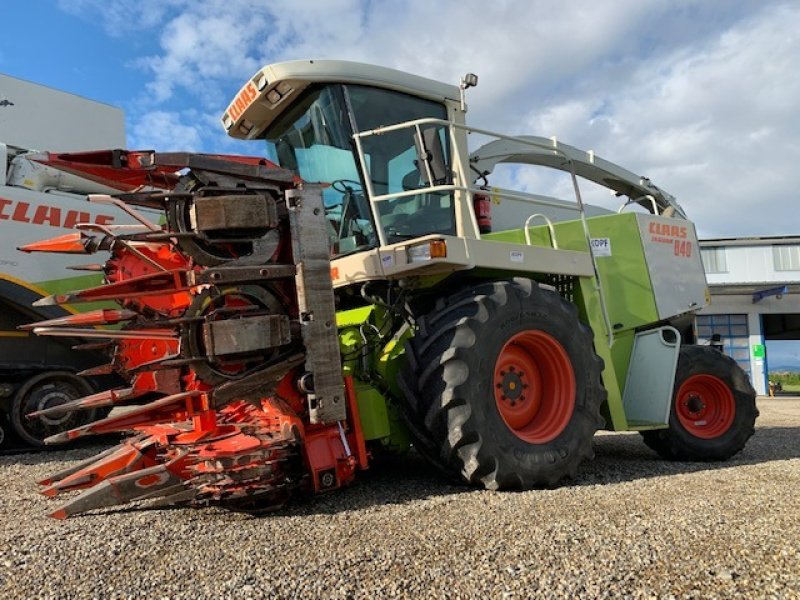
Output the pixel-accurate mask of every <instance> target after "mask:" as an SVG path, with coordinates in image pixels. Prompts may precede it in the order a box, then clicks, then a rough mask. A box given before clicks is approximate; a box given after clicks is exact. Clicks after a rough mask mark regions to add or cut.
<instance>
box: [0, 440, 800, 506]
mask: <svg viewBox="0 0 800 600" xmlns="http://www.w3.org/2000/svg"><path fill="white" fill-rule="evenodd" d="M105 441H106V442H107V443H105V444H99V443H95V444H92V445H89V444H84V445H83V446H81V447H79V448H75V447H73V448H70V449H69V450H67V451H50V452H39V453H35V454H21V455H18V456H11V457H1V458H0V464H2V463H4V462H5V463H10V462H12V461H15V462H19V463H21V464H29V465H33V464H45V463H49V462H60V461H64V460H77V459H82V458H86V457H89V456H91V455H93V454H95V453H98V452H100V451H101V450H103V449H104V448H105V447H107V446H108V445H110V444H111V443H113V442H114V440H110V441H109V440H105ZM594 446H595V459H594V460H592V461H587V462H586V463H584V464H583V465H582V466H581V468H580V469H579V472H578V477H577V478H576V479H575V480H574V481H566V482H565V483H564V487H568V486H570V485H581V486H586V485H613V484H615V483H624V482H627V481H635V480H639V479H648V478H652V477H663V476H669V475H679V474H684V473H697V472H703V471H715V470H719V469H727V468H731V467H736V466H742V465H755V464H762V463H767V462H772V461H781V460H789V459H795V458H800V427H760V428H758V429H757V430H756V433H755V435H754V436H753V437H752V438H751V439H750V441H749V442H748V444H747V446H746V447H745V449H744V451H743V452H741V453H740V454H738V455H736V456H735V457H734V458H732V459H731V460H729V461H724V462H707V463H691V462H677V461H668V460H664V459H662V458H660V457H659V456H658V455H657V454H656V453H655V452H653V451H652V450H650V449H649V448H647V446H645V445H644V442H643V441H642V439H641V437H640V436H639V435H637V434H629V433H621V434H605V435H599V436H596V437H595V439H594ZM474 491H475V489H474V488H470V487H466V486H463V485H461V484H459V483H455V482H453V481H452V480H448V479H447V478H446V477H445V476H444V475H443V474H442V473H440V472H439V471H438V470H436V469H435V468H434V467H432V466H430V465H429V464H428V462H427V461H426V460H425V459H424V458H423V457H422V456H420V455H419V454H417V453H415V452H413V451H412V452H410V453H409V454H408V455H406V456H403V457H394V458H388V459H383V460H382V461H381V462H379V463H376V464H375V465H374V466H373V467H372V468H370V469H369V470H367V471H365V472H362V473H359V475H358V477H357V480H356V482H355V484H354V485H352V486H350V487H348V488H345V489H342V490H337V491H335V492H332V493H330V494H323V495H320V496H311V495H308V494H298V495H296V496H294V497H293V498H292V499H291V500H290V502H289V504H288V505H287V506H285V507H284V508H281V509H279V510H277V511H275V512H272V513H268V514H266V515H264V517H267V518H268V517H269V516H277V517H280V516H284V517H291V516H304V515H319V514H328V515H333V514H338V513H342V512H345V511H362V510H368V509H379V508H382V507H385V506H387V505H404V504H409V503H413V502H416V501H419V500H424V499H428V498H443V497H446V496H452V497H454V498H455V497H456V496H458V495H460V494H462V493H469V492H474ZM143 510H144V511H148V510H164V508H161V509H154V508H147V507H142V506H136V505H134V506H127V507H119V508H117V509H106V510H103V511H101V512H98V513H90V514H87V515H85V516H84V518H91V517H92V516H98V517H99V516H102V515H103V514H109V513H129V512H138V511H143ZM225 514H226V513H224V512H221V513H220V517H222V518H225V517H224V515H225Z"/></svg>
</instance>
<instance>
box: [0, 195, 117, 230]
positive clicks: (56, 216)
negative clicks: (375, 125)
mask: <svg viewBox="0 0 800 600" xmlns="http://www.w3.org/2000/svg"><path fill="white" fill-rule="evenodd" d="M0 221H16V222H17V223H31V224H33V225H49V226H50V227H63V228H64V229H74V228H75V226H76V225H78V223H91V222H92V216H91V215H90V214H89V213H88V212H84V211H79V210H62V209H61V208H59V207H58V206H48V205H47V204H39V205H38V206H33V205H31V204H30V203H29V202H15V201H14V200H9V199H8V198H0ZM113 222H114V217H113V216H112V215H96V216H95V217H94V223H96V224H97V225H110V224H111V223H113Z"/></svg>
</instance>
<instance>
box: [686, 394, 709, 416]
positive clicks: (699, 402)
mask: <svg viewBox="0 0 800 600" xmlns="http://www.w3.org/2000/svg"><path fill="white" fill-rule="evenodd" d="M705 407H706V404H705V402H703V399H702V398H701V397H700V396H698V395H696V394H694V395H692V396H689V398H688V399H687V400H686V409H687V410H688V411H689V412H691V413H701V412H702V411H703V409H704V408H705Z"/></svg>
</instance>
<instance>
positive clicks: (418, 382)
mask: <svg viewBox="0 0 800 600" xmlns="http://www.w3.org/2000/svg"><path fill="white" fill-rule="evenodd" d="M406 354H407V357H408V361H407V366H406V368H405V369H404V371H403V373H402V376H401V378H402V379H401V380H402V387H403V388H404V389H405V390H406V396H407V400H408V403H407V404H408V406H407V412H408V419H409V423H410V425H411V428H412V429H414V430H416V431H422V433H423V435H424V438H425V439H424V440H423V441H424V442H425V445H426V446H427V447H426V448H425V449H424V450H423V454H425V455H428V456H429V457H431V458H433V462H434V463H435V464H436V465H437V466H439V467H440V468H445V469H446V470H448V471H449V472H451V473H453V474H456V475H458V476H459V477H460V478H461V479H462V480H463V481H465V482H467V483H469V484H472V485H479V486H482V487H485V488H487V489H528V488H531V487H535V486H542V485H547V486H552V485H555V484H556V483H558V481H560V480H561V479H562V478H564V477H566V476H573V477H574V475H575V473H576V470H577V468H578V465H579V464H580V463H581V462H582V461H583V460H584V459H586V458H591V457H592V456H593V452H592V438H593V436H594V433H595V431H596V430H597V429H598V427H600V426H601V425H602V424H603V420H602V418H601V417H600V415H599V410H600V406H601V404H602V403H603V401H604V400H605V398H606V392H605V389H604V388H603V385H602V382H601V372H602V369H603V362H602V360H601V359H600V358H599V357H598V356H597V355H596V354H595V353H594V348H593V336H592V332H591V330H590V329H589V328H588V327H587V326H586V325H584V324H583V323H581V321H580V320H579V319H578V316H577V310H576V308H575V306H574V305H573V304H571V303H569V302H567V301H565V300H564V299H562V298H561V297H560V296H559V295H558V294H557V293H556V292H555V291H552V290H550V289H545V288H542V287H539V286H538V285H537V284H536V283H535V282H533V281H531V280H529V279H521V278H518V279H514V280H511V281H497V282H487V283H479V284H476V285H475V286H474V287H473V288H469V289H466V290H462V291H460V292H457V293H455V294H454V295H453V296H450V297H448V298H444V299H441V300H439V301H438V302H437V303H436V306H435V308H434V310H433V311H432V312H430V313H429V314H428V315H425V316H423V317H421V318H420V319H419V320H418V331H417V333H416V335H415V336H414V338H412V339H411V340H410V342H409V343H408V344H407V346H406ZM431 455H432V456H431Z"/></svg>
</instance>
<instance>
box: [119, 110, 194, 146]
mask: <svg viewBox="0 0 800 600" xmlns="http://www.w3.org/2000/svg"><path fill="white" fill-rule="evenodd" d="M187 121H188V122H187ZM130 129H131V131H132V133H131V134H130V135H129V136H128V138H129V146H130V147H131V148H135V149H139V150H144V149H148V150H149V149H155V150H159V151H161V152H169V151H171V150H172V151H179V150H185V151H189V152H197V151H200V150H202V147H203V142H202V137H203V136H202V133H201V132H202V127H200V126H198V124H197V115H196V114H195V113H189V114H181V113H177V112H170V111H163V110H156V111H152V112H148V113H145V114H143V115H141V116H140V117H138V118H136V119H135V120H134V121H133V123H132V127H131V128H130Z"/></svg>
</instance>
